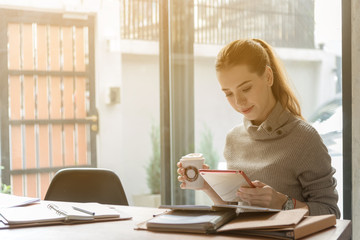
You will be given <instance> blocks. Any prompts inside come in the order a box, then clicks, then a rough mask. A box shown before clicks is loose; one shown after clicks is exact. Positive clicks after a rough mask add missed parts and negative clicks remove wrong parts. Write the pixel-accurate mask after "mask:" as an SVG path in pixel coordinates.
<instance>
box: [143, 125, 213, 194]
mask: <svg viewBox="0 0 360 240" xmlns="http://www.w3.org/2000/svg"><path fill="white" fill-rule="evenodd" d="M150 139H151V145H152V155H151V157H150V161H149V163H148V165H147V166H146V172H147V185H148V187H149V189H150V193H151V194H159V193H160V177H161V176H160V174H161V172H160V171H161V164H160V162H161V158H160V157H161V156H160V128H159V126H156V125H155V124H152V126H151V132H150ZM197 152H199V153H202V154H203V156H204V157H205V162H206V164H208V165H209V166H210V168H211V169H217V165H218V161H219V154H218V153H217V152H216V150H215V148H214V144H213V134H212V132H211V129H210V128H209V127H207V126H205V130H204V131H203V132H202V135H201V138H200V144H199V148H198V150H197Z"/></svg>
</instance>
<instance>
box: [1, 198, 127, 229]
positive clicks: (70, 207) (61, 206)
mask: <svg viewBox="0 0 360 240" xmlns="http://www.w3.org/2000/svg"><path fill="white" fill-rule="evenodd" d="M0 216H1V218H0V220H1V221H2V222H3V225H2V226H1V228H6V226H8V227H22V226H33V225H49V224H64V223H65V224H66V223H85V222H93V221H109V220H125V219H131V217H130V216H129V215H127V214H123V213H120V212H119V211H118V210H117V209H115V208H111V207H108V206H106V205H102V204H99V203H68V202H56V203H55V202H41V203H39V204H34V205H30V206H26V207H14V208H3V209H0Z"/></svg>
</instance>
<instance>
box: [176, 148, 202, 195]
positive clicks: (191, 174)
mask: <svg viewBox="0 0 360 240" xmlns="http://www.w3.org/2000/svg"><path fill="white" fill-rule="evenodd" d="M180 162H181V164H182V167H183V168H184V169H185V172H184V176H185V184H186V187H185V188H186V189H200V188H202V187H203V186H204V179H203V177H202V176H201V175H200V173H199V169H202V168H203V164H204V162H205V158H204V157H203V155H202V154H201V153H190V154H188V155H186V156H183V157H182V158H181V159H180Z"/></svg>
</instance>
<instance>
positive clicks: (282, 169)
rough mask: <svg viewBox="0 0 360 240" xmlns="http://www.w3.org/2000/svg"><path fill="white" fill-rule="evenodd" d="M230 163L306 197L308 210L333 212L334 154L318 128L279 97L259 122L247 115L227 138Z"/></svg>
mask: <svg viewBox="0 0 360 240" xmlns="http://www.w3.org/2000/svg"><path fill="white" fill-rule="evenodd" d="M224 156H225V159H226V161H227V167H228V169H237V170H242V171H244V172H245V173H246V174H247V175H248V176H249V178H250V179H251V180H259V181H261V182H263V183H265V184H267V185H269V186H271V187H273V188H274V189H275V190H276V191H278V192H281V193H283V194H286V195H288V196H291V197H293V198H296V199H297V200H300V201H303V202H306V204H307V205H308V206H309V210H310V211H309V214H310V215H321V214H331V213H333V214H335V215H336V217H337V218H339V217H340V211H339V208H338V206H337V201H338V194H337V191H336V189H335V187H336V180H335V178H333V174H334V173H335V169H334V168H332V167H331V157H330V156H329V154H328V151H327V148H326V146H325V145H324V144H323V141H322V139H321V137H320V136H319V134H318V133H317V131H316V130H315V129H314V128H313V127H312V126H311V125H309V124H308V123H306V122H305V121H303V120H301V119H298V118H296V117H295V116H294V115H293V114H291V113H290V112H288V111H285V110H284V109H283V107H282V106H281V104H280V103H277V104H276V106H275V107H274V109H273V110H272V112H271V113H270V115H269V117H268V118H267V120H266V121H264V122H263V123H262V124H261V125H260V126H255V125H252V123H251V121H249V120H247V119H245V118H244V124H243V125H239V126H236V127H234V128H233V129H232V130H231V131H230V132H229V134H228V135H227V138H226V145H225V150H224Z"/></svg>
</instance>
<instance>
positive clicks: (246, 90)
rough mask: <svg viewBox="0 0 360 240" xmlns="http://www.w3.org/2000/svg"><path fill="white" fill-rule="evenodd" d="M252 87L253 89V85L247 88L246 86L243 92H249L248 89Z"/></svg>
mask: <svg viewBox="0 0 360 240" xmlns="http://www.w3.org/2000/svg"><path fill="white" fill-rule="evenodd" d="M250 89H251V87H247V88H244V89H243V90H242V91H243V92H248V91H250Z"/></svg>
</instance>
